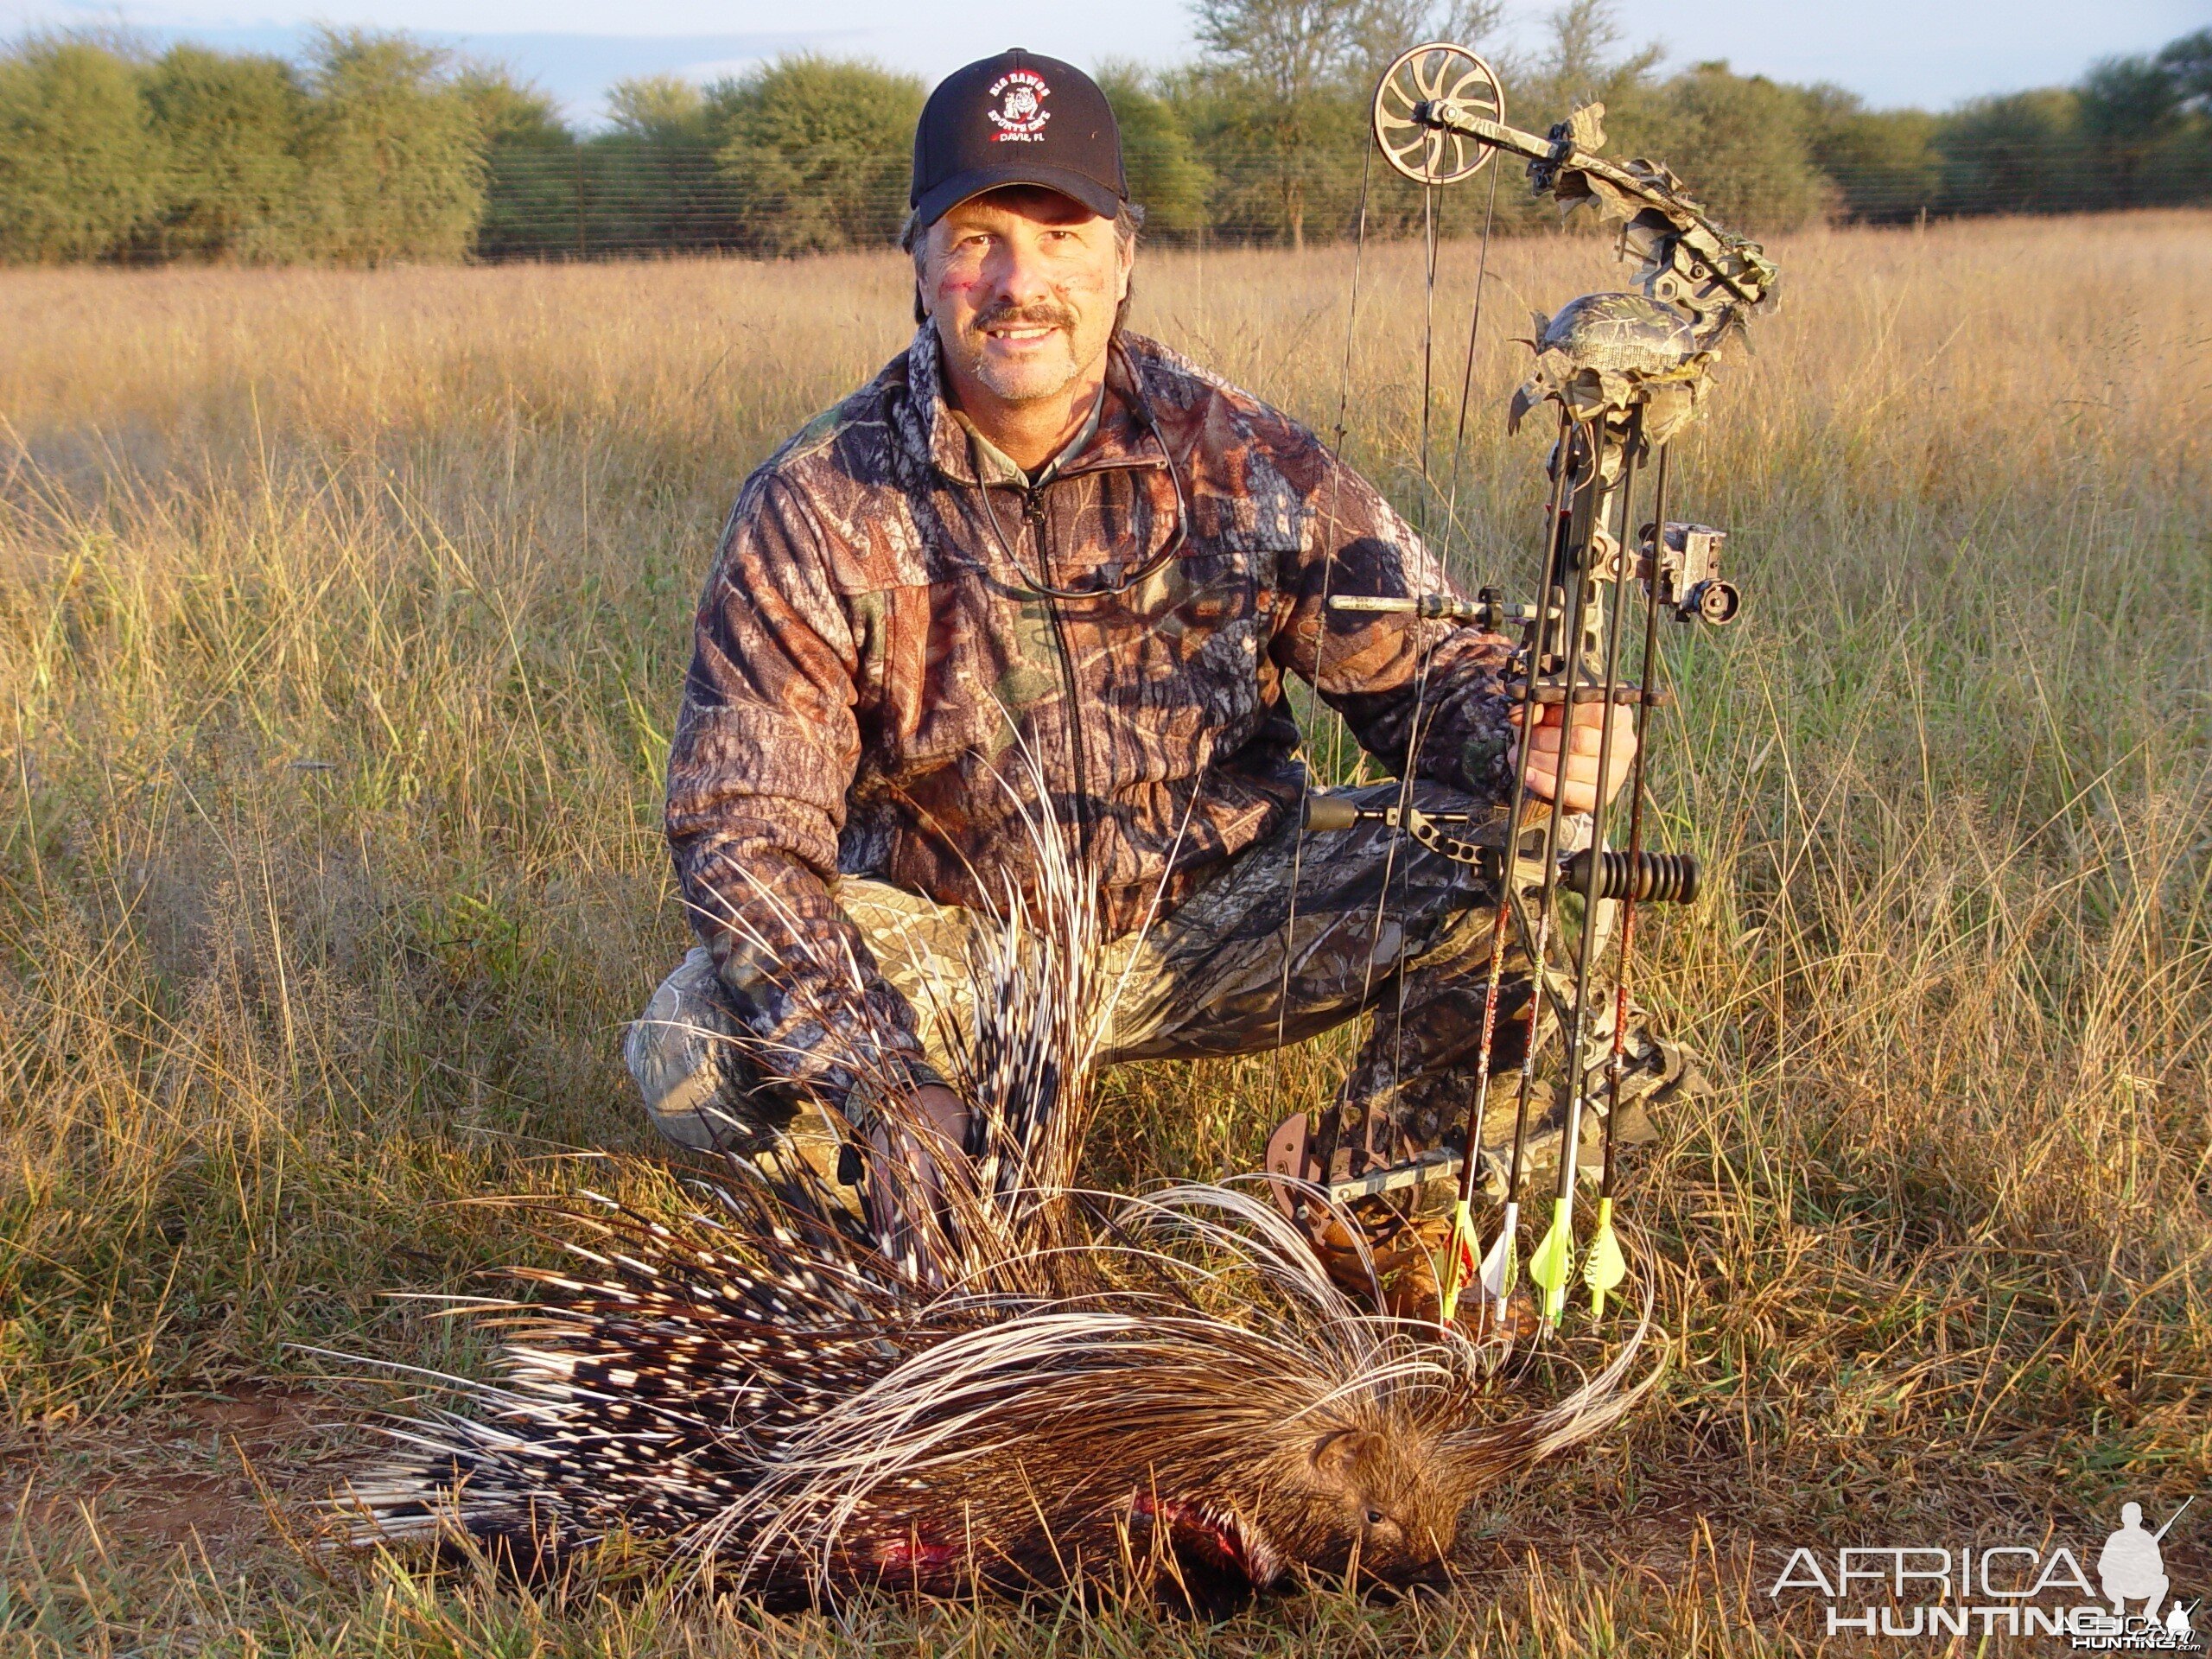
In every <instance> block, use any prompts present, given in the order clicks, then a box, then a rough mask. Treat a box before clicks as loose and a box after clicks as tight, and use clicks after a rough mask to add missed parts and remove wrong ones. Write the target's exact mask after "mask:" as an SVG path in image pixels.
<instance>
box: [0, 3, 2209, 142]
mask: <svg viewBox="0 0 2212 1659" xmlns="http://www.w3.org/2000/svg"><path fill="white" fill-rule="evenodd" d="M1548 10H1549V4H1548V0H1507V17H1508V22H1507V25H1506V28H1505V30H1504V35H1505V37H1506V40H1507V41H1508V42H1513V41H1522V42H1533V41H1535V39H1536V37H1537V35H1538V33H1539V31H1540V30H1541V22H1542V19H1543V17H1544V16H1546V14H1547V13H1548ZM1617 10H1618V16H1619V19H1620V22H1621V23H1622V24H1623V26H1624V29H1625V30H1626V32H1627V35H1628V37H1629V39H1630V41H1633V42H1637V43H1642V42H1644V41H1658V42H1659V43H1661V44H1662V45H1663V46H1664V48H1666V50H1667V54H1668V57H1669V60H1670V61H1671V62H1673V63H1675V64H1678V65H1680V64H1688V63H1694V62H1698V61H1700V60H1706V59H1710V58H1725V59H1726V60H1728V61H1729V62H1730V63H1731V64H1732V66H1733V67H1735V68H1737V69H1738V70H1739V71H1742V72H1744V73H1764V74H1769V75H1772V76H1775V77H1777V79H1785V80H1796V81H1811V80H1828V81H1834V82H1836V83H1837V84H1839V85H1840V86H1846V87H1847V88H1849V89H1850V90H1851V91H1853V92H1857V93H1859V95H1860V96H1862V97H1864V98H1865V99H1866V100H1867V101H1868V102H1869V103H1870V104H1872V105H1876V106H1877V107H1888V106H1892V105H1919V106H1921V107H1923V108H1929V109H1945V108H1948V107H1949V106H1950V105H1954V104H1956V103H1959V102H1961V100H1963V99H1969V98H1974V97H1979V96H1980V95H1982V94H1985V93H1989V92H2011V91H2015V90H2018V89H2019V88H2021V87H2024V86H2054V85H2058V84H2061V83H2064V82H2067V81H2071V80H2073V79H2076V78H2077V77H2078V76H2079V75H2080V74H2081V73H2082V70H2084V69H2085V68H2087V67H2088V66H2089V65H2090V64H2091V63H2093V62H2094V61H2095V60H2097V59H2099V58H2102V57H2107V56H2113V55H2116V54H2125V53H2130V52H2141V51H2145V50H2148V49H2151V48H2156V47H2158V46H2160V45H2163V44H2164V42H2166V41H2170V40H2171V39H2173V38H2174V37H2175V36H2177V35H2185V34H2188V33H2190V31H2192V30H2195V29H2202V28H2203V27H2205V26H2206V25H2208V24H2212V0H2094V3H2092V0H1934V3H1931V0H1851V3H1847V4H1844V3H1834V0H1825V3H1819V4H1813V3H1807V0H1618V7H1617ZM318 22H322V23H334V24H340V25H348V26H351V25H359V26H366V27H372V28H378V29H407V30H410V31H412V32H414V33H416V34H420V35H426V36H429V37H431V38H434V39H435V40H438V41H441V42H442V43H445V44H448V45H451V46H454V47H455V48H459V49H461V50H462V51H465V52H467V53H469V54H474V55H476V56H480V57H483V58H486V59H491V60H498V61H502V62H505V64H507V65H508V66H509V67H511V68H512V70H514V71H515V72H516V73H518V74H520V75H521V76H523V77H524V78H525V79H533V80H535V81H536V82H537V84H538V85H539V86H543V88H544V89H545V90H546V91H547V92H550V93H552V94H553V95H554V97H555V98H556V99H558V100H559V101H560V103H561V104H562V105H563V107H564V108H565V109H566V110H567V111H569V115H570V117H571V118H573V119H575V120H579V121H581V122H583V123H585V124H590V123H593V122H594V121H595V120H597V119H598V118H600V117H601V114H602V105H601V93H603V92H604V91H605V89H606V88H607V86H609V85H610V84H612V83H613V82H614V81H616V80H619V79H624V78H626V77H628V76H632V75H641V74H653V73H676V74H683V75H688V76H691V77H694V78H696V79H713V78H714V77H715V76H717V75H721V74H728V73H735V72H737V71H740V70H741V69H743V68H744V67H747V65H748V64H753V63H757V62H759V61H760V60H763V59H766V58H772V57H774V56H775V55H776V54H778V53H779V52H785V51H793V50H807V49H811V50H816V51H822V52H827V53H830V54H836V55H840V56H856V57H872V58H874V59H876V60H879V61H880V62H883V63H885V64H887V65H890V66H891V67H894V68H901V69H907V70H912V71H914V72H916V73H920V74H922V75H923V76H925V78H927V79H935V78H936V77H938V76H939V75H942V74H944V73H945V72H946V71H948V70H950V69H953V68H956V67H958V66H959V65H961V64H963V63H965V62H968V61H969V60H972V59H975V58H979V57H982V56H985V55H987V54H990V53H992V52H995V51H997V50H999V49H1000V48H1003V47H1007V46H1025V47H1029V48H1033V49H1034V50H1036V51H1039V52H1044V53H1048V54H1051V55H1052V56H1054V57H1060V58H1065V59H1067V60H1070V61H1071V62H1074V63H1077V64H1082V65H1084V66H1085V67H1093V66H1096V64H1097V63H1098V61H1099V60H1102V59H1104V58H1125V59H1135V60H1138V61H1140V62H1145V63H1153V64H1169V63H1173V62H1176V61H1178V60H1182V59H1184V58H1186V57H1188V56H1189V55H1190V52H1191V37H1190V29H1189V14H1188V10H1187V7H1186V5H1185V3H1184V0H1104V3H1101V0H1087V3H1083V4H1075V3H1070V0H1024V3H1017V0H952V3H947V0H938V3H935V4H928V3H916V0H806V3H804V4H798V3H793V0H775V3H772V0H626V3H625V4H622V5H620V6H619V7H618V6H609V5H607V4H605V3H594V0H0V34H10V35H12V34H15V33H17V32H20V31H22V30H23V29H35V28H56V27H59V28H87V27H91V28H99V27H105V28H115V27H117V26H118V25H119V26H121V27H123V28H125V29H133V30H137V31H138V32H140V33H142V34H143V35H147V36H149V37H150V38H152V39H154V40H156V41H162V40H166V39H171V38H189V39H194V40H199V41H205V42H207V43H208V44H210V45H214V46H219V47H224V48H230V49H232V50H240V49H252V50H259V51H276V52H280V53H285V54H289V53H291V52H294V51H296V49H297V48H298V45H299V43H300V41H301V40H302V38H303V37H304V35H305V34H306V32H307V30H308V29H309V28H310V27H311V26H313V25H314V24H315V23H318ZM1408 44H1410V42H1408Z"/></svg>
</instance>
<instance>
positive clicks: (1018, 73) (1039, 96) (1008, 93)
mask: <svg viewBox="0 0 2212 1659" xmlns="http://www.w3.org/2000/svg"><path fill="white" fill-rule="evenodd" d="M1051 96H1052V88H1051V87H1049V86H1046V84H1045V77H1044V76H1042V75H1040V74H1039V73H1037V72H1036V71H1035V70H1034V69H1014V70H1011V71H1009V72H1008V73H1006V74H1003V75H1001V76H1000V77H999V78H998V79H996V80H995V81H993V82H992V83H991V90H990V97H991V98H992V99H993V100H994V101H995V103H996V105H997V107H996V108H995V109H990V110H986V111H984V113H985V114H986V115H988V116H989V118H990V120H991V124H992V125H993V126H995V127H996V128H997V129H998V130H997V131H996V132H995V133H993V134H992V135H991V141H992V142H993V143H1001V144H1006V143H1014V144H1033V143H1038V142H1039V141H1040V140H1041V139H1042V138H1043V137H1044V133H1045V124H1046V122H1047V121H1049V120H1051V119H1052V111H1050V110H1048V109H1046V107H1045V100H1046V99H1047V98H1050V97H1051Z"/></svg>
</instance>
